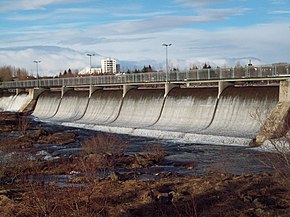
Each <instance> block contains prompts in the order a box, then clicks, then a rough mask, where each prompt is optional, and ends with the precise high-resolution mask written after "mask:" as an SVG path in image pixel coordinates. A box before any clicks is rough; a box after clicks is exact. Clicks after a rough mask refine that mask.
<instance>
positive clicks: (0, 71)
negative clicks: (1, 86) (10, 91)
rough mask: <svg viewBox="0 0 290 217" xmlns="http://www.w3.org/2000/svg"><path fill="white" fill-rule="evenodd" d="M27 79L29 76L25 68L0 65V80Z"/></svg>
mask: <svg viewBox="0 0 290 217" xmlns="http://www.w3.org/2000/svg"><path fill="white" fill-rule="evenodd" d="M28 79H31V76H29V74H28V71H27V70H26V69H23V68H16V67H12V66H2V67H0V82H3V81H13V80H28Z"/></svg>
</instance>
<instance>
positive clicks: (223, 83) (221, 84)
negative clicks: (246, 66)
mask: <svg viewBox="0 0 290 217" xmlns="http://www.w3.org/2000/svg"><path fill="white" fill-rule="evenodd" d="M233 85H234V83H231V82H227V81H219V83H218V87H219V90H218V99H219V98H220V95H221V94H222V92H223V91H224V89H226V88H227V87H230V86H233Z"/></svg>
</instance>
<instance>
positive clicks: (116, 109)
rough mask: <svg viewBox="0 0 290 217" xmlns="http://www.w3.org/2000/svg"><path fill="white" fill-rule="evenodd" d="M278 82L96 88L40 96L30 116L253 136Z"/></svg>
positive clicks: (273, 100)
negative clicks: (272, 84) (166, 90)
mask: <svg viewBox="0 0 290 217" xmlns="http://www.w3.org/2000/svg"><path fill="white" fill-rule="evenodd" d="M278 89H279V88H278V87H269V86H268V87H239V86H237V87H234V86H232V87H228V88H226V89H225V90H224V91H223V92H222V93H221V95H220V96H219V97H218V88H216V87H202V88H201V87H196V88H173V89H172V90H171V91H170V92H169V94H168V95H167V96H166V97H165V98H164V90H162V89H132V90H130V91H128V93H126V94H125V96H124V97H123V94H122V90H118V89H103V90H96V91H95V92H94V93H93V94H92V96H91V97H90V98H89V95H88V91H69V92H66V93H65V94H64V96H63V97H62V99H60V93H55V92H45V93H44V94H42V95H40V96H39V99H38V101H37V105H36V109H35V111H34V113H33V115H34V116H36V117H38V118H40V119H47V118H48V120H50V121H56V122H75V123H82V124H90V125H92V124H93V125H104V126H107V127H114V128H132V129H146V130H149V132H150V131H156V130H157V131H164V132H168V133H169V132H180V133H185V134H186V133H195V134H200V135H217V136H229V137H239V138H249V139H252V138H254V137H255V135H256V134H257V132H258V131H259V129H260V125H261V124H262V123H263V121H265V120H266V118H267V117H268V116H269V113H270V112H271V111H272V109H273V108H274V107H275V106H276V104H277V102H278V95H279V93H278Z"/></svg>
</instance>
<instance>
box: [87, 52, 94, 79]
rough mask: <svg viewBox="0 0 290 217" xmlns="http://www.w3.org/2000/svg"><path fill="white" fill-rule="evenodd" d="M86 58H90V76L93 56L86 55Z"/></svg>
mask: <svg viewBox="0 0 290 217" xmlns="http://www.w3.org/2000/svg"><path fill="white" fill-rule="evenodd" d="M87 56H89V57H90V74H91V69H92V56H95V54H89V53H88V54H87Z"/></svg>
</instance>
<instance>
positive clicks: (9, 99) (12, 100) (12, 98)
mask: <svg viewBox="0 0 290 217" xmlns="http://www.w3.org/2000/svg"><path fill="white" fill-rule="evenodd" d="M28 98H29V96H28V94H27V93H20V94H18V95H11V94H9V95H4V96H2V97H0V111H1V110H3V111H12V112H16V111H19V110H20V109H21V108H22V107H23V106H24V104H25V103H26V102H27V100H28Z"/></svg>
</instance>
